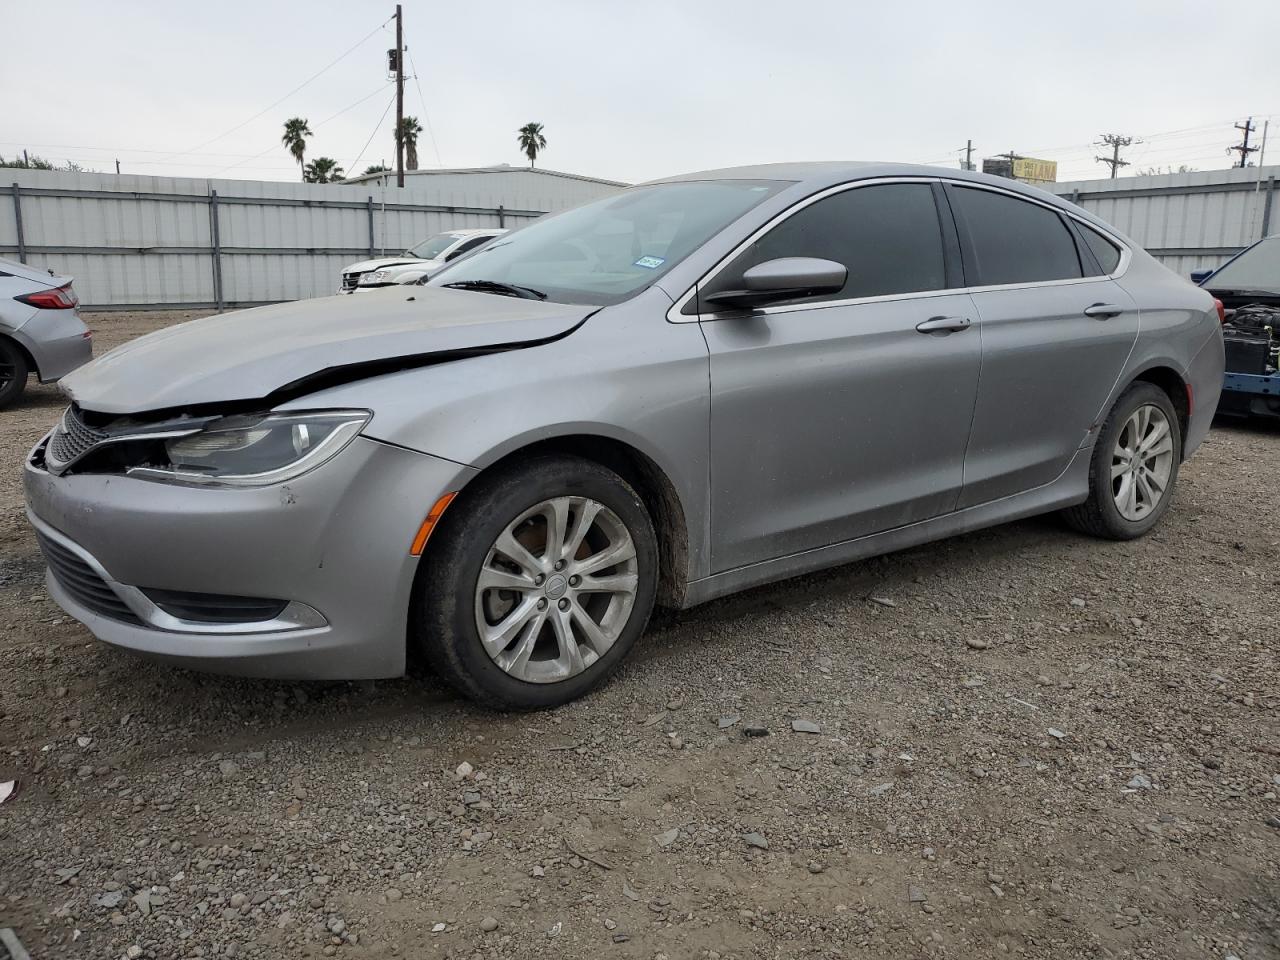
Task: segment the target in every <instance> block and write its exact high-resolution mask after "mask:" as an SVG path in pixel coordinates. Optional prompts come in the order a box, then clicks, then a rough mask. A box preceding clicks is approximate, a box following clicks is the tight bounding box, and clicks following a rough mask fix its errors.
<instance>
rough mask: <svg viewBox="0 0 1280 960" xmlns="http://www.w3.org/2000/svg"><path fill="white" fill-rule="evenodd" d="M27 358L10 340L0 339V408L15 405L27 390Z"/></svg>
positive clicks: (28, 371)
mask: <svg viewBox="0 0 1280 960" xmlns="http://www.w3.org/2000/svg"><path fill="white" fill-rule="evenodd" d="M28 373H30V370H29V369H28V367H27V357H26V355H25V354H24V353H23V352H22V350H21V348H19V347H18V345H17V344H16V343H14V342H13V341H12V340H6V339H4V338H3V337H0V407H8V406H12V405H13V404H14V403H17V401H18V398H19V397H21V396H22V392H23V391H24V390H26V389H27V374H28Z"/></svg>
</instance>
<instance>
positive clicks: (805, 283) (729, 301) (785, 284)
mask: <svg viewBox="0 0 1280 960" xmlns="http://www.w3.org/2000/svg"><path fill="white" fill-rule="evenodd" d="M848 277H849V271H848V269H847V268H846V267H845V266H844V264H842V263H836V262H835V261H834V260H821V259H819V258H817V257H780V258H779V259H777V260H766V261H765V262H764V263H758V264H756V265H755V266H754V267H751V268H750V269H749V270H747V271H746V272H745V273H744V274H743V275H742V288H741V289H737V290H722V291H720V292H719V293H713V294H711V295H709V296H706V297H703V298H702V302H703V303H706V304H709V305H711V306H713V307H740V308H750V307H757V306H761V305H763V304H766V303H775V302H777V301H779V300H795V299H797V298H798V297H812V296H817V295H819V294H823V293H836V292H838V291H839V290H840V289H841V288H842V287H843V286H844V284H845V280H847V279H848Z"/></svg>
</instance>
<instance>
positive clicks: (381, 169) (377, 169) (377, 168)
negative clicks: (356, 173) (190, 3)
mask: <svg viewBox="0 0 1280 960" xmlns="http://www.w3.org/2000/svg"><path fill="white" fill-rule="evenodd" d="M390 172H391V168H390V167H388V166H387V165H386V164H383V163H375V164H374V165H373V166H371V167H365V168H364V173H363V174H361V176H365V177H367V176H369V174H371V173H390Z"/></svg>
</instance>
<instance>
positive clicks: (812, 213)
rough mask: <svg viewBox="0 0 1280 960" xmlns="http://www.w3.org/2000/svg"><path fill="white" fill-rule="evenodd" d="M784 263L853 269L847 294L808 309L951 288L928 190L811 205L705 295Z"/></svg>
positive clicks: (897, 187) (837, 197)
mask: <svg viewBox="0 0 1280 960" xmlns="http://www.w3.org/2000/svg"><path fill="white" fill-rule="evenodd" d="M779 257H820V258H822V259H824V260H834V261H836V262H837V263H841V264H844V266H845V267H846V268H847V269H848V271H849V277H848V279H847V280H846V281H845V285H844V288H843V289H842V290H840V291H839V292H838V293H832V294H827V295H825V296H822V297H808V298H805V300H804V302H805V303H809V302H820V301H822V300H848V299H853V298H856V297H880V296H888V295H891V294H897V293H918V292H921V291H926V290H941V289H943V288H944V287H945V286H946V270H945V267H944V262H943V254H942V233H941V229H940V227H939V226H938V211H937V207H936V206H935V204H934V201H933V191H932V189H931V188H930V187H929V185H928V184H923V183H921V184H916V183H886V184H881V185H878V186H869V187H857V188H854V189H851V190H845V191H843V192H842V193H837V194H833V195H832V196H829V197H826V198H825V199H822V200H819V201H817V202H816V203H811V204H809V206H807V207H805V208H803V209H802V210H800V211H798V212H797V213H795V214H794V215H792V216H791V217H789V218H787V219H786V220H784V221H783V222H782V223H780V224H778V225H777V226H776V227H774V228H773V229H772V230H770V231H769V232H768V233H766V234H765V235H764V236H763V237H761V238H760V239H759V240H757V241H756V242H755V243H753V244H752V245H751V246H750V247H748V248H747V249H746V250H744V251H743V252H742V253H741V254H740V255H739V256H738V258H737V259H736V260H735V261H734V262H733V263H732V264H731V265H730V266H729V267H728V268H726V269H725V270H724V272H722V273H721V274H720V276H719V277H718V278H717V279H716V280H715V281H714V282H713V283H712V284H711V286H710V288H709V290H708V292H715V291H718V290H726V289H731V288H733V287H737V286H738V285H739V282H738V281H739V278H740V277H741V276H742V274H743V273H744V272H745V271H746V270H748V269H750V268H751V267H753V266H755V265H756V264H758V263H764V262H765V261H766V260H775V259H777V258H779Z"/></svg>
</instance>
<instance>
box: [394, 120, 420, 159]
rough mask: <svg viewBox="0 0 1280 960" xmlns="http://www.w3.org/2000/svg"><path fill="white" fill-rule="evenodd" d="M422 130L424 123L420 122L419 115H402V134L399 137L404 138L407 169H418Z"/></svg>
mask: <svg viewBox="0 0 1280 960" xmlns="http://www.w3.org/2000/svg"><path fill="white" fill-rule="evenodd" d="M421 132H422V124H420V123H418V118H417V117H402V118H401V119H400V136H399V137H398V138H397V139H401V138H403V140H404V168H405V169H406V170H417V169H418V134H420V133H421Z"/></svg>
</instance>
